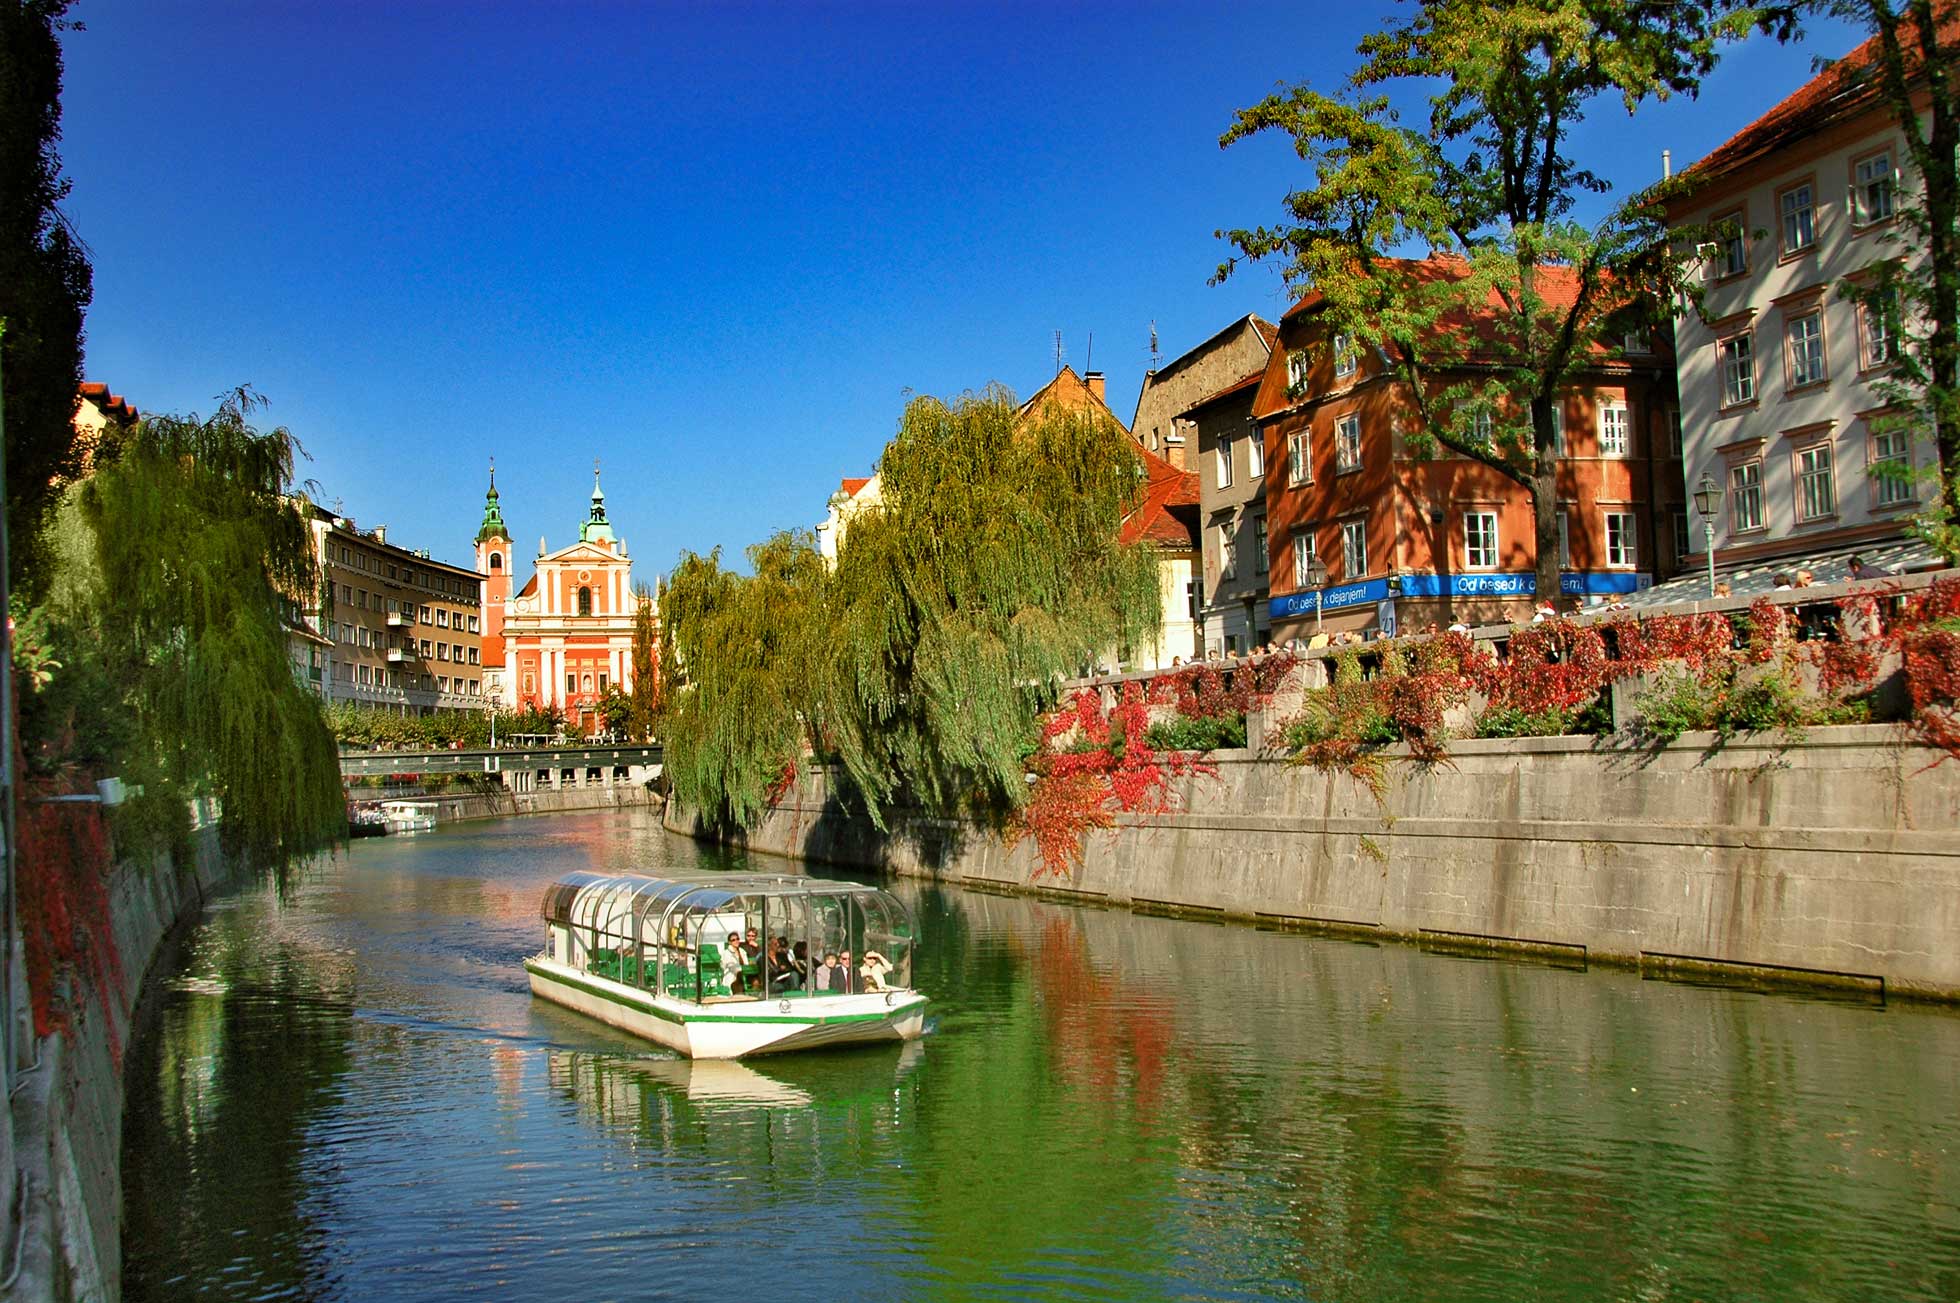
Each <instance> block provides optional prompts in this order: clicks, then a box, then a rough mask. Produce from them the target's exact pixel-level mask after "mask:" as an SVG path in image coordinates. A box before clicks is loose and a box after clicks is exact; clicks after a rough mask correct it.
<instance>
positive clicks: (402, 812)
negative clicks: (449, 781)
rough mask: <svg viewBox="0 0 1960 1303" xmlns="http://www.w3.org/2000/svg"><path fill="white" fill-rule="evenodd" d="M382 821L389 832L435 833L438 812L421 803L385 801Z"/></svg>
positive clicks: (382, 805)
mask: <svg viewBox="0 0 1960 1303" xmlns="http://www.w3.org/2000/svg"><path fill="white" fill-rule="evenodd" d="M381 821H382V822H383V823H385V824H387V825H388V831H389V832H434V831H435V826H436V812H435V811H434V810H431V809H430V808H429V807H428V806H426V805H423V804H422V803H421V802H419V801H383V802H382V803H381Z"/></svg>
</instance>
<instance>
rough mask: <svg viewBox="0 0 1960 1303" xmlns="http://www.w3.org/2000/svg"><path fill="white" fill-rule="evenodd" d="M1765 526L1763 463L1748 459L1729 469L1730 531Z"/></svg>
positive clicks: (1739, 531) (1735, 531) (1742, 531)
mask: <svg viewBox="0 0 1960 1303" xmlns="http://www.w3.org/2000/svg"><path fill="white" fill-rule="evenodd" d="M1762 527H1763V464H1762V463H1761V462H1759V461H1746V462H1743V463H1741V464H1740V465H1737V466H1733V467H1731V468H1730V469H1729V533H1731V534H1746V533H1748V532H1749V531H1750V530H1752V529H1761V528H1762Z"/></svg>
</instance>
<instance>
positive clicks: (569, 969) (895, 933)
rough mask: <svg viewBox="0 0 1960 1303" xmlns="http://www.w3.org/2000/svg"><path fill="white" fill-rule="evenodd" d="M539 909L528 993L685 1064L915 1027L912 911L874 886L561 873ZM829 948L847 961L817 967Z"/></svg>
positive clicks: (908, 1034)
mask: <svg viewBox="0 0 1960 1303" xmlns="http://www.w3.org/2000/svg"><path fill="white" fill-rule="evenodd" d="M540 913H541V915H542V916H543V919H544V924H545V948H544V950H543V951H542V952H541V953H539V954H536V955H533V956H532V957H531V958H529V959H527V960H525V961H524V968H525V971H526V972H528V973H529V974H530V979H531V991H532V993H533V994H535V995H538V996H540V997H542V998H544V999H546V1000H550V1001H552V1002H554V1003H556V1004H561V1005H563V1006H565V1007H566V1008H568V1009H575V1010H577V1011H578V1012H580V1013H583V1014H587V1015H589V1016H591V1017H594V1018H597V1019H599V1020H600V1021H602V1022H606V1023H610V1024H611V1025H612V1026H614V1027H618V1028H620V1029H621V1030H622V1031H627V1032H631V1033H633V1034H634V1035H636V1036H640V1037H642V1038H644V1039H646V1040H650V1041H653V1042H655V1043H656V1044H659V1045H665V1046H667V1047H668V1048H669V1049H673V1050H678V1051H679V1052H680V1053H682V1054H685V1055H687V1056H689V1057H690V1058H696V1059H735V1058H741V1057H743V1056H744V1055H751V1054H780V1053H783V1052H786V1051H789V1050H804V1049H815V1048H819V1047H827V1046H835V1045H852V1044H862V1043H867V1042H877V1041H887V1042H889V1041H910V1040H917V1039H918V1038H919V1037H920V1036H923V1035H924V1034H925V1029H926V1024H925V1011H926V997H925V996H923V995H921V994H919V992H917V991H915V990H913V989H912V985H911V981H912V940H913V929H912V916H911V911H909V910H907V909H906V907H905V905H904V904H903V903H902V902H901V901H899V900H898V898H897V897H895V896H893V895H892V894H891V893H889V892H886V891H881V890H879V889H878V888H877V887H870V886H864V885H862V884H860V883H854V882H833V881H828V880H825V879H821V878H800V877H789V876H778V875H750V874H741V875H735V874H715V875H709V876H702V877H695V878H684V879H673V878H650V877H642V876H639V875H635V874H599V873H572V874H567V875H566V876H565V877H563V878H560V879H559V880H558V881H557V882H555V883H553V884H552V885H551V887H550V888H549V889H548V890H547V891H546V892H545V896H544V903H543V906H542V908H541V910H540ZM799 950H800V951H801V954H800V955H799V953H798V952H799ZM833 954H834V955H837V956H839V957H840V959H843V960H847V961H848V962H847V963H840V964H839V965H837V966H835V967H829V966H825V965H824V964H823V963H822V960H823V959H824V957H825V956H827V955H833Z"/></svg>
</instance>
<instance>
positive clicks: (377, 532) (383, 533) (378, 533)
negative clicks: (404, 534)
mask: <svg viewBox="0 0 1960 1303" xmlns="http://www.w3.org/2000/svg"><path fill="white" fill-rule="evenodd" d="M374 541H375V542H377V543H386V542H387V541H388V527H387V526H386V525H376V526H375V527H374Z"/></svg>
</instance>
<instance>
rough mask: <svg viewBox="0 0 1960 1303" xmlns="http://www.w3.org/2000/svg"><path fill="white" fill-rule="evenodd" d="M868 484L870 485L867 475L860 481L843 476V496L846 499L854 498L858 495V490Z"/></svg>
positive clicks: (869, 478)
mask: <svg viewBox="0 0 1960 1303" xmlns="http://www.w3.org/2000/svg"><path fill="white" fill-rule="evenodd" d="M869 483H871V477H870V476H869V475H866V476H864V477H863V478H861V479H860V478H853V477H852V476H848V475H847V476H845V477H844V481H843V484H844V496H845V497H847V498H855V497H856V496H857V495H858V492H859V490H861V489H863V488H864V486H865V485H867V484H869Z"/></svg>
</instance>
